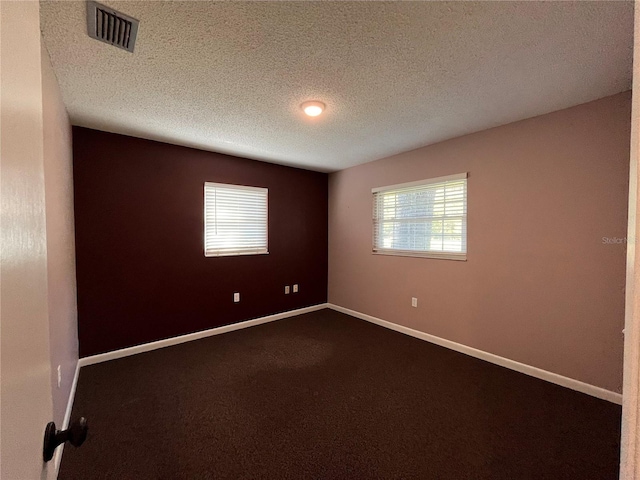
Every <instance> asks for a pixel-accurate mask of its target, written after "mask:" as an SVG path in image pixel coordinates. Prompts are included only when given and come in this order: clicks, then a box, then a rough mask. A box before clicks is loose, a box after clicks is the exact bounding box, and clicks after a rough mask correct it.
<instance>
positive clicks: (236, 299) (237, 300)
mask: <svg viewBox="0 0 640 480" xmlns="http://www.w3.org/2000/svg"><path fill="white" fill-rule="evenodd" d="M239 301H240V293H239V292H236V293H234V294H233V302H234V303H238V302H239Z"/></svg>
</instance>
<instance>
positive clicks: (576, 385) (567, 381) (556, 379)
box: [327, 303, 622, 405]
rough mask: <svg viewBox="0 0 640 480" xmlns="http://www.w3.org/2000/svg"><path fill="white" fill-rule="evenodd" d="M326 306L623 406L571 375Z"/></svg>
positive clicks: (619, 397) (608, 393)
mask: <svg viewBox="0 0 640 480" xmlns="http://www.w3.org/2000/svg"><path fill="white" fill-rule="evenodd" d="M327 306H328V307H329V308H331V309H332V310H336V311H338V312H342V313H346V314H347V315H351V316H352V317H356V318H360V319H362V320H366V321H367V322H371V323H375V324H376V325H380V326H382V327H386V328H389V329H391V330H395V331H396V332H400V333H404V334H405V335H410V336H412V337H415V338H419V339H420V340H425V341H427V342H430V343H434V344H436V345H440V346H441V347H446V348H449V349H451V350H455V351H456V352H460V353H464V354H466V355H469V356H471V357H475V358H479V359H481V360H485V361H487V362H491V363H495V364H496V365H500V366H502V367H506V368H509V369H511V370H515V371H516V372H520V373H524V374H526V375H530V376H532V377H536V378H539V379H541V380H546V381H547V382H551V383H555V384H556V385H561V386H563V387H567V388H570V389H571V390H576V391H578V392H582V393H586V394H587V395H591V396H593V397H597V398H600V399H602V400H607V401H609V402H613V403H617V404H618V405H622V395H621V394H619V393H616V392H612V391H611V390H606V389H604V388H601V387H596V386H595V385H590V384H588V383H584V382H581V381H579V380H575V379H573V378H569V377H565V376H562V375H558V374H557V373H553V372H549V371H547V370H542V369H541V368H537V367H532V366H531V365H526V364H524V363H520V362H516V361H515V360H510V359H508V358H504V357H500V356H498V355H494V354H493V353H488V352H485V351H482V350H478V349H476V348H472V347H468V346H466V345H462V344H461V343H456V342H452V341H451V340H446V339H444V338H440V337H436V336H435V335H430V334H428V333H424V332H420V331H418V330H414V329H412V328H409V327H403V326H402V325H397V324H395V323H391V322H388V321H386V320H382V319H380V318H377V317H373V316H371V315H367V314H366V313H361V312H357V311H355V310H351V309H349V308H344V307H340V306H338V305H334V304H331V303H329V304H327Z"/></svg>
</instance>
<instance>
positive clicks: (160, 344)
mask: <svg viewBox="0 0 640 480" xmlns="http://www.w3.org/2000/svg"><path fill="white" fill-rule="evenodd" d="M323 308H327V304H326V303H319V304H318V305H313V306H311V307H305V308H298V309H297V310H289V311H288V312H282V313H276V314H275V315H268V316H266V317H260V318H254V319H253V320H247V321H245V322H238V323H232V324H231V325H225V326H223V327H216V328H211V329H209V330H203V331H201V332H195V333H189V334H187V335H180V336H179V337H172V338H167V339H166V340H158V341H157V342H150V343H143V344H142V345H136V346H134V347H129V348H123V349H121V350H114V351H113V352H107V353H101V354H99V355H93V356H91V357H84V358H81V359H80V360H79V362H78V365H79V366H80V367H85V366H87V365H93V364H95V363H101V362H107V361H109V360H115V359H116V358H123V357H128V356H130V355H136V354H138V353H143V352H149V351H151V350H157V349H159V348H164V347H170V346H172V345H178V344H180V343H185V342H191V341H193V340H198V339H200V338H205V337H211V336H213V335H220V334H221V333H227V332H232V331H234V330H240V329H242V328H249V327H254V326H256V325H262V324H263V323H268V322H273V321H275V320H280V319H283V318H288V317H294V316H296V315H302V314H303V313H309V312H315V311H316V310H322V309H323Z"/></svg>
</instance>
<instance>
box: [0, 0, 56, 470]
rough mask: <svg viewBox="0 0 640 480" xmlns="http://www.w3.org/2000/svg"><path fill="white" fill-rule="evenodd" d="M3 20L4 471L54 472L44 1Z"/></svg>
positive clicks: (12, 5) (7, 11) (0, 265)
mask: <svg viewBox="0 0 640 480" xmlns="http://www.w3.org/2000/svg"><path fill="white" fill-rule="evenodd" d="M0 25H1V27H0V29H1V34H0V48H1V52H0V57H1V69H2V76H1V99H0V105H1V110H2V114H1V122H2V124H1V129H2V135H1V142H2V144H1V146H0V169H1V201H2V228H1V229H0V230H1V237H2V242H1V247H2V255H1V262H0V274H1V277H2V284H1V321H2V322H1V332H0V338H1V340H0V349H1V350H0V351H1V353H0V364H1V366H0V368H1V375H0V379H1V380H0V382H1V389H2V392H1V395H2V404H1V408H0V415H1V418H0V420H1V422H2V430H1V432H0V446H1V455H0V458H1V464H0V477H1V478H3V479H8V480H13V479H36V478H40V477H42V478H44V477H46V476H47V474H49V475H51V478H53V475H54V472H53V470H54V468H53V465H51V464H49V465H46V466H45V465H43V461H42V439H43V434H44V427H45V425H46V424H47V422H49V421H50V420H51V419H52V415H53V409H52V402H51V381H50V373H51V372H50V357H49V319H48V300H47V240H46V224H45V193H44V164H43V133H42V132H43V116H42V82H41V80H42V78H41V63H40V14H39V4H38V2H33V1H31V2H27V1H24V2H7V1H2V2H0Z"/></svg>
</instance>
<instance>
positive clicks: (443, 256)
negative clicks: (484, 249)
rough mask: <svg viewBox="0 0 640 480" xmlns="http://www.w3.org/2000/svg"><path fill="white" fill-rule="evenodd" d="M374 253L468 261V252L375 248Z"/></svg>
mask: <svg viewBox="0 0 640 480" xmlns="http://www.w3.org/2000/svg"><path fill="white" fill-rule="evenodd" d="M372 253H373V254H374V255H391V256H395V257H418V258H435V259H438V260H457V261H462V262H466V261H467V254H466V253H453V252H442V253H438V252H413V251H407V250H373V251H372Z"/></svg>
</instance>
